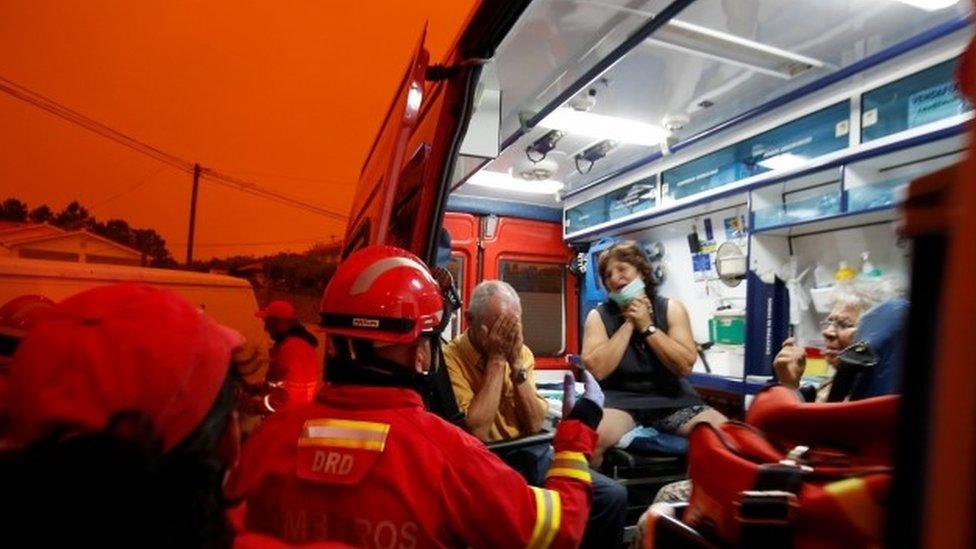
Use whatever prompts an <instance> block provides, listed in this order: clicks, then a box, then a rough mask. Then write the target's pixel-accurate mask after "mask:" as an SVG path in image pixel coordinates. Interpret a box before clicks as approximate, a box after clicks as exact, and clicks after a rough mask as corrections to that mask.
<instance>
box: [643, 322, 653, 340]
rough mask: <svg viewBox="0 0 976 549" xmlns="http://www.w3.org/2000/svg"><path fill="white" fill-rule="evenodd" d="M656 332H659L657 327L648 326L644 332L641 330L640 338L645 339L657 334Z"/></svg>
mask: <svg viewBox="0 0 976 549" xmlns="http://www.w3.org/2000/svg"><path fill="white" fill-rule="evenodd" d="M656 331H657V326H655V325H653V324H648V325H647V328H644V329H643V330H641V332H640V336H641V338H645V337H647V336H649V335H653V334H654V332H656Z"/></svg>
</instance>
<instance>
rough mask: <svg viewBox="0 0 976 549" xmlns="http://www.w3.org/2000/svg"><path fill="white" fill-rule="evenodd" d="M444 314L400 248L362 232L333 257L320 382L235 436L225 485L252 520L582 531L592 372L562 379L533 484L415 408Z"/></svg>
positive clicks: (326, 527)
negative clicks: (235, 456) (545, 459)
mask: <svg viewBox="0 0 976 549" xmlns="http://www.w3.org/2000/svg"><path fill="white" fill-rule="evenodd" d="M443 320H444V319H443V307H442V298H441V294H440V291H439V288H438V285H437V283H436V282H435V281H434V279H433V278H432V277H431V275H430V273H429V271H428V269H427V267H426V266H425V265H424V264H423V263H421V261H420V259H419V258H417V257H416V256H414V255H412V254H410V253H409V252H406V251H404V250H400V249H398V248H393V247H389V246H372V247H368V248H365V249H363V250H360V251H358V252H356V253H354V254H353V255H351V256H350V257H349V258H348V259H347V260H346V261H345V262H343V263H342V264H341V265H340V266H339V269H338V271H337V272H336V274H335V276H334V277H333V278H332V280H331V282H330V284H329V286H328V288H327V289H326V291H325V295H324V298H323V301H322V322H323V327H324V329H325V331H326V333H327V334H328V336H329V337H330V344H331V345H330V349H332V353H331V354H330V356H329V367H328V368H327V376H326V377H327V380H328V382H329V385H328V386H327V387H325V388H323V390H322V391H320V392H319V394H318V396H317V397H316V400H315V402H313V403H312V404H310V405H308V406H305V407H301V408H292V409H290V410H287V411H285V412H281V413H277V414H274V415H273V416H271V417H270V418H269V419H268V420H266V421H265V422H264V424H263V425H262V426H261V427H260V428H259V429H258V430H257V431H255V433H254V434H253V435H252V437H251V439H249V441H248V442H247V444H246V445H245V448H244V452H243V455H242V459H241V468H240V469H239V471H238V472H239V476H238V477H237V478H236V479H235V481H234V482H233V484H234V488H233V489H232V493H233V494H234V495H236V496H238V497H244V498H246V506H247V513H246V518H245V524H246V525H247V528H248V529H249V530H252V531H255V532H262V533H267V534H271V535H274V536H277V537H279V538H282V539H284V540H285V541H288V542H303V541H309V540H318V539H325V540H338V541H345V542H349V543H352V544H354V545H359V546H366V547H377V548H391V547H396V548H401V549H413V548H417V547H443V546H455V547H457V546H472V547H516V546H528V547H548V546H554V547H575V546H576V545H578V544H579V541H580V539H581V538H582V534H583V529H584V526H585V524H586V518H587V515H588V512H589V507H590V498H591V496H590V473H589V469H588V466H587V458H588V456H589V455H590V453H591V452H592V451H593V447H594V444H595V443H596V431H595V427H596V426H597V425H598V424H599V420H600V418H601V417H602V408H601V405H602V400H603V398H602V397H603V395H602V393H601V392H600V389H599V385H598V384H597V383H596V381H595V380H593V379H592V378H589V380H588V381H589V383H587V384H586V386H587V390H586V392H585V393H584V398H582V399H580V400H579V402H577V403H576V404H575V406H574V405H573V402H572V400H573V399H572V396H573V391H572V387H573V384H572V379H571V378H570V379H569V383H568V384H567V388H568V389H569V390H568V391H567V394H568V395H569V396H568V398H567V399H566V400H567V406H566V408H567V409H571V411H570V412H569V413H568V417H567V418H566V419H564V420H563V421H562V422H561V423H560V425H559V428H558V429H557V431H556V435H555V439H554V445H555V452H556V453H555V459H554V461H553V465H552V467H551V468H550V469H549V472H548V475H547V479H546V482H545V485H544V487H543V488H535V487H530V486H529V485H528V484H526V482H525V480H524V479H523V478H522V477H521V476H520V475H519V474H518V473H516V472H515V471H513V470H512V469H510V468H509V467H507V466H506V465H505V464H504V463H503V462H502V461H501V460H500V459H499V458H498V457H496V456H495V455H494V454H492V453H491V452H489V451H488V449H487V448H485V446H484V445H483V444H482V443H481V442H480V441H479V440H478V439H476V438H474V437H472V436H471V435H469V434H467V433H465V432H464V431H462V430H461V429H460V428H458V427H456V426H454V425H452V424H449V423H447V422H446V421H444V420H443V419H441V418H440V417H437V416H435V415H433V414H431V413H429V412H427V411H426V410H425V409H424V406H423V401H422V399H421V395H420V392H422V391H423V390H424V386H425V382H426V380H428V379H430V378H431V374H432V373H433V372H435V371H436V368H437V364H436V360H432V358H433V357H436V356H437V354H438V353H437V352H436V349H434V348H432V345H435V344H437V342H438V341H439V337H440V336H439V331H440V330H441V329H442V328H443V326H444V322H443Z"/></svg>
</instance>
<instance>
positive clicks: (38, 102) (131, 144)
mask: <svg viewBox="0 0 976 549" xmlns="http://www.w3.org/2000/svg"><path fill="white" fill-rule="evenodd" d="M0 91H2V92H4V93H6V94H9V95H11V96H13V97H16V98H17V99H20V100H21V101H25V102H27V103H30V104H31V105H34V106H35V107H37V108H39V109H42V110H45V111H47V112H49V113H51V114H53V115H55V116H58V117H61V118H63V119H65V120H67V121H68V122H71V123H72V124H76V125H78V126H81V127H83V128H85V129H86V130H88V131H91V132H94V133H96V134H98V135H100V136H102V137H105V138H106V139H111V140H112V141H115V142H116V143H119V144H120V145H123V146H125V147H128V148H130V149H132V150H134V151H136V152H139V153H142V154H145V155H147V156H151V157H153V158H155V159H156V160H159V161H160V162H164V163H166V164H169V165H171V166H173V167H175V168H178V169H180V170H183V171H186V172H190V171H192V170H193V163H192V162H190V161H188V160H185V159H183V158H180V157H178V156H176V155H173V154H170V153H167V152H165V151H162V150H160V149H157V148H155V147H153V146H152V145H149V144H147V143H143V142H142V141H139V140H138V139H135V138H133V137H130V136H128V135H126V134H124V133H122V132H120V131H117V130H114V129H112V128H110V127H108V126H106V125H105V124H102V123H101V122H98V121H97V120H93V119H91V118H89V117H87V116H85V115H83V114H81V113H79V112H76V111H73V110H71V109H69V108H68V107H65V106H64V105H61V104H59V103H57V102H56V101H54V100H52V99H49V98H47V97H45V96H43V95H41V94H39V93H37V92H35V91H33V90H31V89H29V88H26V87H24V86H21V85H20V84H18V83H16V82H14V81H12V80H9V79H7V78H4V77H3V76H0Z"/></svg>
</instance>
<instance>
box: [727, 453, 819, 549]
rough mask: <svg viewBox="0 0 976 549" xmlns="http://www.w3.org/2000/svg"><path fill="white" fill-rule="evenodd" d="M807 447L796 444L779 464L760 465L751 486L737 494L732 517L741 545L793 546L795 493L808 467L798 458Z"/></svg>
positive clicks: (795, 510)
mask: <svg viewBox="0 0 976 549" xmlns="http://www.w3.org/2000/svg"><path fill="white" fill-rule="evenodd" d="M808 450H809V448H807V447H806V446H797V447H796V448H794V449H793V450H791V451H790V453H789V454H787V456H786V459H784V460H782V461H780V462H779V463H768V464H764V465H760V466H759V473H758V474H757V475H756V482H755V484H754V485H753V489H752V490H746V491H743V492H740V493H739V501H737V502H736V509H735V519H736V521H737V522H738V523H739V540H740V545H741V546H742V547H749V548H753V547H758V548H769V549H773V548H785V549H789V548H791V547H793V537H794V534H795V532H794V530H795V526H796V513H797V509H798V508H799V500H798V498H797V494H799V492H800V488H801V487H802V486H803V475H805V474H806V473H807V472H809V471H810V470H811V469H810V468H809V467H806V466H804V465H800V463H799V460H800V457H801V456H802V455H803V454H805V453H806V452H807V451H808Z"/></svg>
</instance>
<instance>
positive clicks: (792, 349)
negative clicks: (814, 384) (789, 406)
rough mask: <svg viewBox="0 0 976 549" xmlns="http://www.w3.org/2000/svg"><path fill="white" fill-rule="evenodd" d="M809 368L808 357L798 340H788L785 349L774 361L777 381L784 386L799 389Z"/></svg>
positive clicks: (780, 351)
mask: <svg viewBox="0 0 976 549" xmlns="http://www.w3.org/2000/svg"><path fill="white" fill-rule="evenodd" d="M806 368H807V355H806V352H804V350H803V348H802V347H799V346H797V344H796V340H795V339H793V338H792V337H791V338H788V339H787V340H786V341H784V342H783V348H782V349H780V350H779V353H777V354H776V358H774V359H773V370H775V371H776V379H778V380H779V382H780V383H781V384H782V385H786V386H787V387H792V388H793V389H798V388H799V387H800V378H802V377H803V372H804V371H806Z"/></svg>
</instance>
